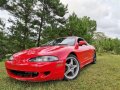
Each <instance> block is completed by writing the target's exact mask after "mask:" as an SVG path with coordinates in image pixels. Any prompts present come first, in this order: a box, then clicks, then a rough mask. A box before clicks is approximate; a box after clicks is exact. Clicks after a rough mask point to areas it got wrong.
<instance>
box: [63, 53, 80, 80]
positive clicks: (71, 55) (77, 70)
mask: <svg viewBox="0 0 120 90" xmlns="http://www.w3.org/2000/svg"><path fill="white" fill-rule="evenodd" d="M69 58H71V59H72V58H73V59H74V60H75V61H74V60H73V62H74V63H73V64H75V63H77V64H76V66H77V67H76V71H74V72H76V74H75V76H73V77H72V78H70V77H68V76H66V72H67V71H68V70H67V66H66V65H65V68H66V70H65V73H64V80H67V81H68V80H74V79H75V78H77V76H78V75H79V73H80V63H79V61H78V60H77V57H76V56H75V55H73V54H70V55H69V56H68V57H67V59H66V64H67V63H68V62H67V60H68V59H69ZM70 63H71V62H70ZM74 69H75V68H74ZM69 73H70V72H69ZM69 73H68V74H69Z"/></svg>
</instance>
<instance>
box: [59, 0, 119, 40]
mask: <svg viewBox="0 0 120 90" xmlns="http://www.w3.org/2000/svg"><path fill="white" fill-rule="evenodd" d="M61 2H62V3H63V4H65V5H68V11H69V14H72V13H73V12H75V13H76V14H77V15H78V17H83V16H88V17H90V18H91V19H94V20H96V21H97V31H98V32H104V33H105V35H107V36H108V37H111V38H116V37H117V38H120V0H61Z"/></svg>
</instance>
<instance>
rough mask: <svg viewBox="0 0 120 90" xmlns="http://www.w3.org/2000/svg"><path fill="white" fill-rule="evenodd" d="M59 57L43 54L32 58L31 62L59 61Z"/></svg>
mask: <svg viewBox="0 0 120 90" xmlns="http://www.w3.org/2000/svg"><path fill="white" fill-rule="evenodd" d="M57 60H58V58H57V57H55V56H41V57H36V58H32V59H30V61H31V62H52V61H57Z"/></svg>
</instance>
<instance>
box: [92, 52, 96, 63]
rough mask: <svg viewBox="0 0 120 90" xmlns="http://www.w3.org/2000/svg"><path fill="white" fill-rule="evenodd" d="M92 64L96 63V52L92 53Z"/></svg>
mask: <svg viewBox="0 0 120 90" xmlns="http://www.w3.org/2000/svg"><path fill="white" fill-rule="evenodd" d="M92 64H96V53H94V55H93V62H92Z"/></svg>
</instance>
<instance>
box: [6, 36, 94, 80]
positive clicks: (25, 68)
mask: <svg viewBox="0 0 120 90" xmlns="http://www.w3.org/2000/svg"><path fill="white" fill-rule="evenodd" d="M75 38H76V42H75V45H74V46H66V45H60V46H44V47H36V48H32V49H29V50H24V51H21V52H18V53H16V54H14V55H13V57H14V60H13V61H6V62H5V66H6V70H7V73H8V75H9V76H10V77H11V78H14V79H17V80H22V81H35V82H36V81H48V80H58V79H59V80H60V79H63V78H64V72H65V62H66V58H67V57H68V55H69V54H70V53H72V52H74V53H75V54H76V56H77V59H78V60H79V62H80V68H82V67H83V66H85V65H87V64H89V63H91V62H92V61H93V55H94V53H95V48H94V47H93V46H91V45H89V44H88V45H83V46H79V44H78V42H77V39H78V37H75ZM44 55H52V56H56V57H58V58H59V60H58V61H55V62H30V61H29V59H31V58H34V57H37V56H44ZM11 70H12V71H11ZM13 70H14V71H13ZM16 71H17V72H18V71H19V72H21V73H24V72H27V73H29V74H28V75H27V76H20V75H16V74H15V73H16ZM31 73H32V74H33V73H37V75H36V76H34V75H33V76H32V74H31Z"/></svg>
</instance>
